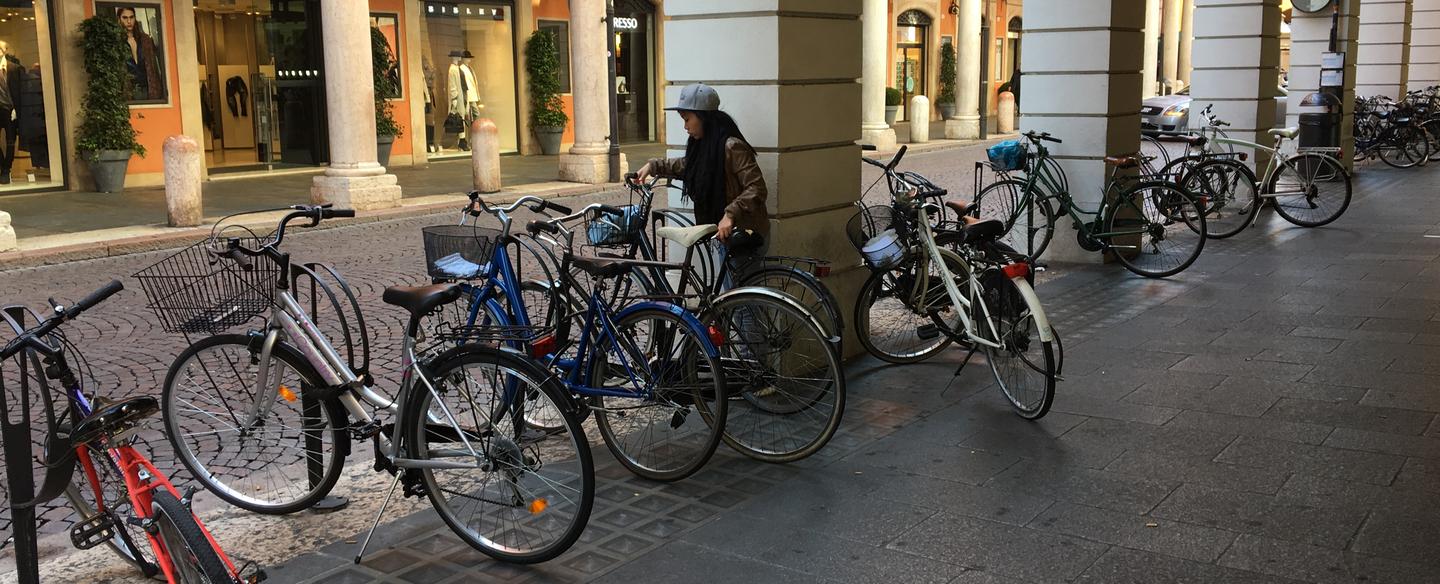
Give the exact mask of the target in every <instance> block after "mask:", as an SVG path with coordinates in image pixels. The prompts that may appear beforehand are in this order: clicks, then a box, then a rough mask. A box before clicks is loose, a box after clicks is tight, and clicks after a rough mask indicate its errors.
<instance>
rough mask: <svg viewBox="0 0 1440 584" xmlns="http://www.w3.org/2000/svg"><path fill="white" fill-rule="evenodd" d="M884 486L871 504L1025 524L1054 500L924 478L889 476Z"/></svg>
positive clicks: (878, 489) (1012, 491)
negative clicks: (896, 504) (894, 504)
mask: <svg viewBox="0 0 1440 584" xmlns="http://www.w3.org/2000/svg"><path fill="white" fill-rule="evenodd" d="M884 479H885V480H884V486H881V487H879V488H877V489H875V490H874V491H871V492H870V493H868V494H867V495H866V497H867V498H868V500H871V501H877V502H879V501H896V502H900V503H903V504H906V505H913V506H917V507H922V508H925V509H931V510H941V511H946V512H949V513H955V514H960V515H966V516H970V517H979V518H982V519H989V520H991V521H998V522H1002V523H1010V524H1013V525H1025V524H1026V523H1029V522H1030V520H1032V519H1034V518H1035V516H1036V515H1038V514H1039V513H1040V512H1041V511H1043V510H1045V508H1046V507H1049V506H1050V504H1051V503H1052V502H1053V499H1051V498H1047V497H1042V496H1033V495H1031V494H1027V493H1026V492H1025V491H1022V490H1019V489H1006V488H996V487H994V486H974V485H967V484H964V483H957V482H952V481H947V480H942V479H935V478H930V477H924V476H917V475H908V474H903V473H895V474H889V475H885V477H884Z"/></svg>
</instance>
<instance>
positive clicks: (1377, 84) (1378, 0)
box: [1355, 0, 1410, 99]
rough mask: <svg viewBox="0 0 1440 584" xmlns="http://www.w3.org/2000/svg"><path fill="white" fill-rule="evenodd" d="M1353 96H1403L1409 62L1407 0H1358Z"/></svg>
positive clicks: (1408, 12)
mask: <svg viewBox="0 0 1440 584" xmlns="http://www.w3.org/2000/svg"><path fill="white" fill-rule="evenodd" d="M1360 3H1361V5H1362V7H1363V8H1362V9H1361V13H1360V37H1359V43H1360V53H1359V55H1358V56H1357V58H1356V60H1355V93H1356V95H1365V96H1369V95H1388V96H1390V97H1393V98H1395V99H1400V98H1401V97H1404V96H1405V88H1406V83H1405V80H1406V79H1405V77H1406V73H1407V72H1408V70H1409V61H1410V0H1361V2H1360Z"/></svg>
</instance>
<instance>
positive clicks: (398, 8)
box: [370, 0, 424, 156]
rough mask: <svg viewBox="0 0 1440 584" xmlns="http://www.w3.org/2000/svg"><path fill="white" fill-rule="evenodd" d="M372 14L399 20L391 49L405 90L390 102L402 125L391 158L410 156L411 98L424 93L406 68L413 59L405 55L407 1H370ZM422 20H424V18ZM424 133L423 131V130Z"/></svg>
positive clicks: (407, 33)
mask: <svg viewBox="0 0 1440 584" xmlns="http://www.w3.org/2000/svg"><path fill="white" fill-rule="evenodd" d="M370 11H371V12H386V13H390V14H394V15H395V16H396V17H397V19H398V20H399V25H398V26H397V27H396V28H397V32H396V38H395V44H396V45H397V46H394V47H390V49H391V50H392V51H394V52H395V54H396V56H397V57H399V58H400V60H401V62H400V85H401V87H403V88H404V90H403V91H402V92H401V96H402V98H401V99H392V100H390V105H391V106H392V111H393V112H394V116H395V122H396V123H397V124H399V125H400V136H398V137H397V138H396V139H395V145H394V146H391V147H390V155H391V156H409V155H410V154H413V153H414V152H415V148H414V146H413V145H412V144H411V143H410V140H409V137H410V130H411V128H410V98H411V96H413V95H417V93H416V92H417V91H424V89H422V88H421V87H418V86H416V85H414V84H412V82H411V80H410V69H409V68H408V67H406V66H405V60H406V59H409V58H411V56H410V55H407V54H405V39H406V38H407V37H408V35H409V34H410V31H408V30H406V29H405V0H370ZM421 18H424V17H423V16H422V17H421ZM421 131H422V132H423V131H424V130H423V129H422V130H421Z"/></svg>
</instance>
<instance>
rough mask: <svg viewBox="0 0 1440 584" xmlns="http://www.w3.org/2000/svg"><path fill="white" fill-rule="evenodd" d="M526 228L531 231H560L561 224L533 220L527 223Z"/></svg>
mask: <svg viewBox="0 0 1440 584" xmlns="http://www.w3.org/2000/svg"><path fill="white" fill-rule="evenodd" d="M525 229H526V230H527V231H529V232H530V233H539V232H541V231H544V232H546V233H560V226H559V225H555V224H554V223H551V222H549V221H531V222H529V223H526V224H525Z"/></svg>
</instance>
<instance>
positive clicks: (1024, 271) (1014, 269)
mask: <svg viewBox="0 0 1440 584" xmlns="http://www.w3.org/2000/svg"><path fill="white" fill-rule="evenodd" d="M1000 271H1001V272H1004V273H1005V277H1006V278H1024V277H1026V276H1029V275H1030V264H1009V265H1006V266H1005V267H1003V268H1000Z"/></svg>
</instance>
